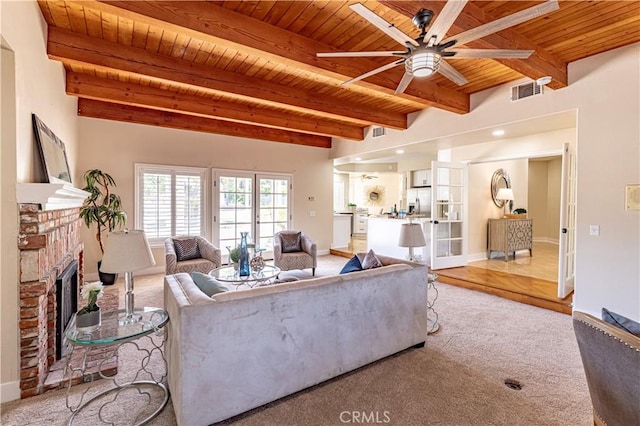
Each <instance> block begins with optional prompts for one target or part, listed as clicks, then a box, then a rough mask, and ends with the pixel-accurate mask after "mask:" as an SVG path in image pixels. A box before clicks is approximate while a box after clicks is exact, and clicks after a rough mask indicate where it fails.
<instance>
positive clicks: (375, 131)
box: [373, 127, 386, 138]
mask: <svg viewBox="0 0 640 426" xmlns="http://www.w3.org/2000/svg"><path fill="white" fill-rule="evenodd" d="M385 133H386V131H385V128H384V127H374V128H373V137H374V138H379V137H380V136H384V134H385Z"/></svg>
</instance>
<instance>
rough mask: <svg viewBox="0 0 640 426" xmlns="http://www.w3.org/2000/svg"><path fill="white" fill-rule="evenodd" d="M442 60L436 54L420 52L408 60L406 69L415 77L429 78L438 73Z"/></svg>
mask: <svg viewBox="0 0 640 426" xmlns="http://www.w3.org/2000/svg"><path fill="white" fill-rule="evenodd" d="M441 59H442V56H440V54H438V53H436V52H432V51H429V52H419V53H416V54H414V55H413V56H411V57H410V58H408V59H407V60H406V62H405V69H406V71H407V73H409V74H411V75H412V76H414V77H427V76H430V75H431V74H433V73H434V72H436V71H438V67H439V66H440V60H441Z"/></svg>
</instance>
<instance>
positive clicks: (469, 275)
mask: <svg viewBox="0 0 640 426" xmlns="http://www.w3.org/2000/svg"><path fill="white" fill-rule="evenodd" d="M362 242H363V240H352V242H351V244H350V245H349V247H344V248H336V249H331V250H330V252H331V254H334V255H337V256H342V257H346V258H350V257H352V256H353V254H354V253H355V252H358V251H366V240H365V244H364V246H363V244H362ZM354 248H355V250H354ZM497 255H498V254H497V253H493V254H492V256H497ZM436 272H437V274H438V276H439V281H440V282H443V283H447V284H451V285H456V286H459V287H464V288H468V289H471V290H477V291H482V292H485V293H489V294H493V295H495V296H499V297H504V298H505V299H510V300H514V301H516V302H521V303H526V304H529V305H533V306H538V307H540V308H545V309H550V310H553V311H556V312H561V313H565V314H568V315H571V311H572V310H571V305H572V303H573V293H571V294H569V296H567V297H565V298H564V299H561V298H558V297H557V292H558V283H557V277H558V245H557V244H550V243H534V244H533V256H529V251H528V250H522V251H518V252H517V253H516V257H515V259H513V257H510V258H509V261H508V262H505V261H504V256H498V257H492V258H491V259H486V260H481V261H477V262H470V263H469V265H468V266H464V267H459V268H450V269H440V270H438V271H436Z"/></svg>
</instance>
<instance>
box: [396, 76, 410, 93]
mask: <svg viewBox="0 0 640 426" xmlns="http://www.w3.org/2000/svg"><path fill="white" fill-rule="evenodd" d="M411 80H413V76H412V75H411V74H409V73H408V72H405V73H404V75H403V76H402V80H400V83H399V84H398V87H397V88H396V95H399V94H400V93H404V91H405V90H406V88H407V86H409V83H411Z"/></svg>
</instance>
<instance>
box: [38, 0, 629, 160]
mask: <svg viewBox="0 0 640 426" xmlns="http://www.w3.org/2000/svg"><path fill="white" fill-rule="evenodd" d="M38 3H39V6H40V9H41V11H42V14H43V16H44V18H45V20H46V22H47V24H48V41H47V52H48V55H49V57H50V58H51V59H53V60H57V61H60V62H62V63H63V64H64V67H65V70H66V91H67V93H68V94H69V95H73V96H77V97H78V98H79V100H78V114H79V115H81V116H87V117H95V118H102V119H108V120H119V121H128V122H134V123H141V124H148V125H154V126H164V127H172V128H178V129H186V130H194V131H200V132H210V133H218V134H223V135H231V136H240V137H248V138H257V139H261V140H265V141H276V142H285V143H293V144H302V145H308V146H315V147H324V148H329V147H330V146H331V137H338V138H346V139H352V140H356V141H357V140H362V139H363V135H364V129H365V128H366V127H367V126H371V125H376V126H383V127H389V128H394V129H406V128H407V125H408V124H407V114H408V113H411V112H415V111H419V110H421V109H425V108H429V107H435V108H441V109H444V110H447V111H452V112H455V113H458V114H465V113H467V112H469V95H470V94H472V93H475V92H478V91H481V90H484V89H487V88H490V87H493V86H497V85H500V84H503V83H507V82H510V81H513V80H516V79H520V78H522V77H529V78H532V79H537V78H539V77H543V76H547V75H549V76H552V77H553V80H552V83H551V84H550V87H552V88H554V89H562V88H563V87H565V86H566V85H567V64H568V63H570V62H572V61H575V60H577V59H581V58H584V57H587V56H590V55H594V54H598V53H601V52H604V51H607V50H610V49H614V48H617V47H620V46H624V45H627V44H631V43H634V42H637V41H640V2H639V1H574V0H569V1H560V8H559V9H558V10H556V11H555V12H552V13H549V14H546V15H544V16H541V17H539V18H535V19H532V20H530V21H527V22H525V23H523V24H520V25H517V26H515V27H512V28H509V29H506V30H503V31H501V32H499V33H496V34H492V35H489V36H486V37H484V38H482V39H480V40H477V41H475V42H471V43H469V44H468V45H467V47H470V48H492V49H533V50H535V52H534V53H533V55H531V56H530V57H529V58H528V59H522V60H519V59H500V60H490V59H447V60H448V61H449V63H450V64H451V65H453V66H454V67H455V68H456V69H457V70H458V71H459V72H461V73H462V75H464V76H465V77H466V78H467V80H468V83H467V84H465V85H464V86H457V85H456V84H454V83H453V82H451V81H449V80H448V79H446V78H444V77H442V76H441V75H440V74H435V75H433V76H431V77H428V78H421V79H414V80H413V81H412V83H411V84H410V85H409V87H408V88H407V90H406V91H405V92H404V93H403V94H401V95H396V94H394V91H395V88H396V86H397V85H398V82H399V81H400V79H401V78H402V74H403V71H404V70H403V67H402V66H398V67H395V68H392V69H390V70H388V71H385V72H382V73H379V74H376V75H374V76H372V77H370V78H368V79H365V80H362V81H360V82H358V83H355V84H351V85H348V86H342V85H341V83H342V82H344V81H346V80H348V79H350V78H353V77H356V76H359V75H361V74H364V73H365V72H368V71H371V70H373V69H375V68H377V67H379V66H381V65H383V64H386V63H389V62H391V61H390V60H389V58H362V57H358V58H318V57H316V53H317V52H331V51H369V50H403V49H402V48H401V47H400V48H399V45H398V44H397V42H395V41H394V40H392V39H391V38H390V37H388V36H387V35H386V34H384V33H383V32H381V31H380V30H378V29H376V28H375V27H374V26H373V25H371V24H370V23H369V22H367V21H366V20H364V19H363V18H362V17H360V16H359V15H358V14H356V13H355V12H353V11H352V10H351V9H350V8H349V7H348V6H349V4H351V3H354V1H224V2H219V1H206V2H205V1H94V0H79V1H71V0H69V1H45V0H39V1H38ZM361 3H363V4H364V5H365V6H366V7H367V8H369V9H370V10H372V11H373V12H374V13H376V14H377V15H379V16H381V17H383V18H384V19H385V20H386V21H388V22H389V23H391V24H393V25H394V26H395V27H397V28H398V29H400V30H401V31H403V32H404V33H406V34H408V35H411V36H412V37H413V36H414V35H415V36H416V37H417V35H418V34H419V31H418V30H417V29H416V27H415V26H414V25H413V24H412V23H411V17H412V16H413V15H414V14H415V12H417V11H418V10H419V9H420V8H428V9H431V10H433V11H434V13H435V14H436V16H437V14H438V13H439V12H440V10H442V7H443V6H444V4H445V2H443V1H388V0H383V1H369V0H367V1H361ZM539 3H541V1H508V2H507V1H478V2H469V3H468V4H466V5H465V7H464V9H463V11H462V13H461V14H460V16H458V18H457V19H456V21H455V23H454V25H453V26H452V27H451V29H450V31H449V33H448V34H449V35H453V34H457V33H459V32H462V31H465V30H468V29H470V28H474V27H477V26H478V25H481V24H484V23H486V22H490V21H493V20H495V19H498V18H501V17H504V16H506V15H509V14H512V13H515V12H518V11H520V10H523V9H526V8H527V7H530V6H533V5H536V4H539Z"/></svg>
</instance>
